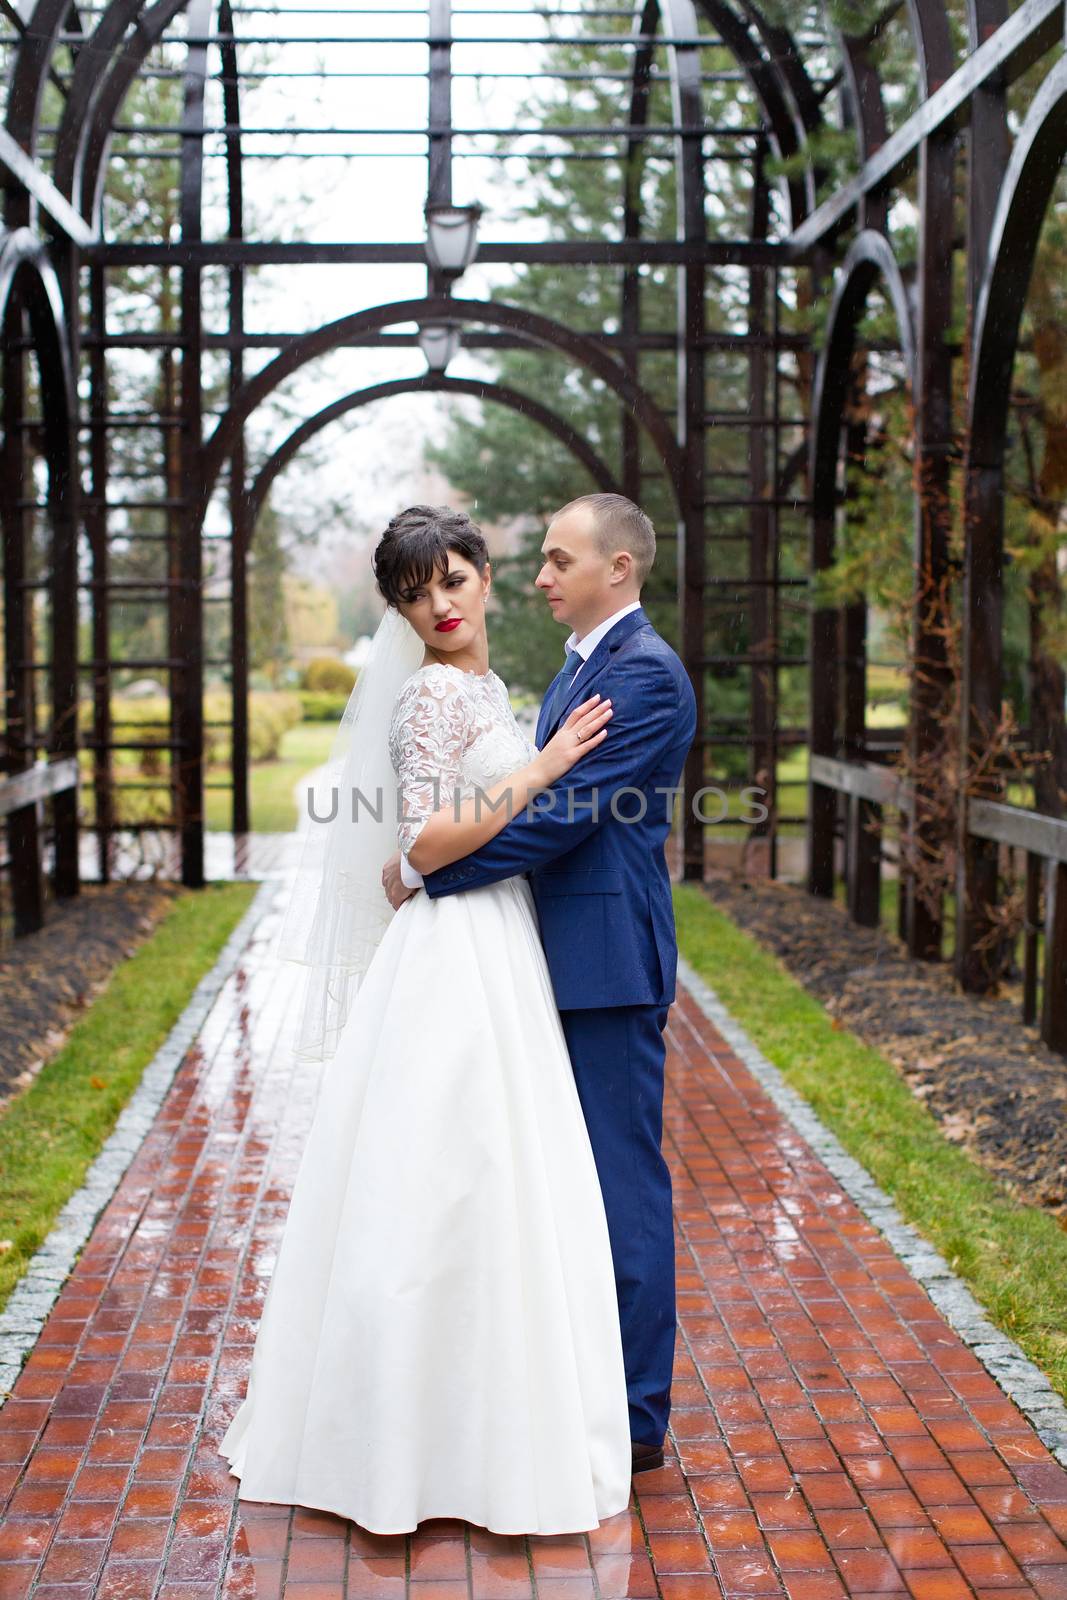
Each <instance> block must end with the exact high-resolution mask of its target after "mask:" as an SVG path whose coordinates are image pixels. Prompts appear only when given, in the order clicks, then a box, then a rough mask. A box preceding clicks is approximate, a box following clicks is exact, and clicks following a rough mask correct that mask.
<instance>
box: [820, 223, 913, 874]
mask: <svg viewBox="0 0 1067 1600" xmlns="http://www.w3.org/2000/svg"><path fill="white" fill-rule="evenodd" d="M879 278H881V279H882V280H883V282H884V283H885V285H886V287H887V289H888V291H889V296H890V299H891V300H892V302H893V307H894V310H895V311H896V315H897V321H898V323H899V325H900V340H901V345H902V346H903V349H904V357H905V361H906V363H907V370H908V378H909V381H910V382H911V384H912V388H913V393H914V382H915V376H916V365H915V364H916V360H917V352H916V339H915V333H914V330H913V327H912V317H911V308H910V306H909V304H908V297H907V292H906V290H905V288H904V281H903V279H902V278H901V275H900V268H899V267H898V266H897V263H896V260H895V258H894V256H893V252H892V249H891V247H890V244H889V240H888V239H887V238H886V237H885V235H884V234H882V233H877V232H876V231H875V230H874V229H873V228H866V229H864V231H863V232H862V233H860V234H858V235H857V236H856V238H855V239H854V240H853V243H852V246H851V248H850V250H849V252H848V254H847V255H846V257H845V260H844V262H843V263H842V266H841V268H840V271H839V273H838V277H837V281H836V284H835V286H834V293H833V298H832V300H831V302H830V314H829V319H828V322H827V333H826V340H825V343H824V345H823V348H822V351H821V352H820V355H819V360H818V364H817V366H816V371H815V383H814V386H813V394H812V412H811V415H812V424H811V455H810V466H809V475H810V480H811V501H812V507H811V537H810V551H809V560H808V570H809V573H810V574H811V575H812V576H813V577H814V575H815V574H816V573H818V572H820V571H822V570H824V569H825V568H826V567H828V566H829V564H830V562H831V560H832V558H833V547H834V522H835V513H836V504H835V490H836V480H837V460H838V451H839V447H840V438H841V421H842V414H843V412H844V406H845V400H846V397H847V395H848V389H849V383H850V381H851V368H852V352H853V350H854V348H855V342H856V327H857V325H858V323H859V319H860V317H861V316H862V314H863V308H864V306H865V304H866V301H867V296H868V295H869V293H870V291H871V289H872V287H873V285H874V284H875V283H876V282H877V280H878V279H879ZM808 640H809V643H808V661H809V673H810V676H811V682H812V693H811V695H810V696H809V718H810V729H809V748H810V750H811V752H812V754H813V755H818V756H833V755H834V753H835V750H836V737H837V699H838V681H839V662H838V656H839V644H838V638H837V613H836V612H835V611H834V609H833V608H831V607H827V606H822V607H820V606H814V605H813V606H811V608H810V610H809V613H808ZM836 814H837V800H836V796H835V794H834V792H833V791H832V790H831V789H829V788H827V787H826V785H824V784H820V783H817V782H814V781H812V780H811V779H810V778H809V781H808V878H807V886H808V892H809V893H810V894H816V895H822V896H826V897H828V896H830V895H832V894H833V883H834V831H835V818H836Z"/></svg>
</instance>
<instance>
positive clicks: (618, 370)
mask: <svg viewBox="0 0 1067 1600" xmlns="http://www.w3.org/2000/svg"><path fill="white" fill-rule="evenodd" d="M434 321H436V322H442V321H452V322H455V323H488V324H490V325H494V324H495V325H497V326H499V327H503V328H509V329H512V330H514V331H515V332H517V333H520V334H522V335H524V336H525V337H526V338H528V339H529V340H531V342H532V343H534V344H539V345H543V346H545V347H546V348H548V349H554V350H560V351H562V352H563V353H564V354H565V355H570V356H573V357H574V358H575V360H577V361H579V362H581V363H582V365H583V366H586V367H588V368H589V370H590V371H591V372H592V373H593V374H594V376H595V377H598V378H600V379H602V381H603V382H604V383H606V384H607V385H608V387H609V388H611V389H613V390H614V391H615V393H616V394H617V395H618V396H619V398H620V399H621V400H623V401H625V402H626V404H628V405H631V406H632V407H633V409H634V411H635V412H636V414H637V417H638V419H639V421H641V422H642V423H643V424H644V426H645V428H646V429H647V430H648V433H649V435H650V436H651V438H652V440H653V442H654V444H655V446H656V448H657V450H658V451H659V454H660V457H661V459H662V461H663V464H664V466H665V468H666V470H667V476H668V478H669V480H670V482H671V484H672V485H673V487H674V491H675V494H676V495H680V492H681V481H682V478H681V455H680V452H679V449H678V443H677V440H676V439H675V438H674V435H673V434H672V433H671V430H670V428H669V427H668V426H667V424H666V422H665V421H664V419H663V416H662V413H661V412H660V410H659V408H658V407H657V406H656V405H655V403H654V402H653V400H652V398H651V397H650V396H649V395H648V394H647V393H646V392H645V390H644V389H643V388H642V387H641V385H640V384H639V383H637V382H636V381H635V380H634V379H633V378H632V377H631V376H630V374H629V373H628V372H626V371H625V369H624V368H622V367H620V366H619V365H618V363H617V362H616V361H614V360H613V359H612V358H611V356H609V355H607V354H606V353H605V351H604V350H603V349H602V348H601V347H600V345H598V344H597V343H596V341H595V340H594V339H590V338H589V337H588V336H587V335H585V334H580V333H575V332H574V331H573V329H571V328H567V327H565V326H564V325H563V324H562V323H559V322H555V321H554V320H553V319H552V318H550V317H545V316H542V315H541V314H540V313H539V312H536V311H529V310H527V309H526V307H524V306H513V305H509V304H508V303H507V302H506V301H499V300H497V301H488V300H454V299H451V298H447V297H444V296H438V297H436V298H427V299H424V300H397V301H394V302H393V303H392V304H391V305H386V306H373V307H371V308H370V309H368V310H366V311H355V312H352V313H350V314H349V315H348V316H344V317H338V318H337V319H336V320H335V321H334V322H328V323H325V324H324V325H323V326H322V327H321V328H316V329H314V330H313V331H312V332H311V333H307V334H302V335H301V337H300V338H299V339H296V340H294V342H293V343H292V344H291V345H289V346H288V347H287V348H286V349H285V350H283V351H282V352H281V354H280V355H278V356H276V357H275V358H274V360H273V361H271V362H268V364H267V365H266V366H265V367H263V368H261V370H260V371H259V372H257V373H256V374H255V375H254V377H252V378H250V379H249V380H248V381H247V382H246V383H245V384H244V386H243V388H242V390H241V393H240V395H239V396H238V398H237V400H236V401H235V403H234V404H232V405H231V406H230V408H229V410H228V411H227V412H226V413H225V415H224V416H223V417H222V418H221V419H220V421H219V423H218V426H217V427H216V429H215V431H214V433H213V434H212V435H211V437H210V439H208V440H207V442H206V443H205V445H204V450H203V456H202V463H203V466H202V479H201V503H200V508H199V512H200V514H199V517H198V520H201V519H202V517H203V513H204V511H205V510H206V509H207V503H208V500H209V499H210V497H211V494H212V491H213V489H214V486H215V483H216V480H217V479H218V476H219V473H220V471H221V469H222V463H223V462H224V461H225V459H226V457H227V456H228V454H229V453H230V451H231V450H232V448H233V441H234V438H235V436H236V434H237V431H238V429H239V428H240V427H241V424H242V423H243V422H244V421H245V419H246V418H247V417H249V416H250V415H251V413H252V412H253V411H254V409H255V408H256V406H257V405H259V404H260V402H261V401H262V400H265V399H266V397H267V395H269V394H271V393H272V392H273V391H274V390H275V389H276V388H277V386H278V385H279V384H280V383H282V382H283V381H284V380H285V379H286V378H288V377H290V376H291V374H292V373H294V372H297V371H299V370H300V368H301V367H303V366H305V365H306V364H307V362H309V361H314V360H316V359H317V358H318V357H319V356H322V355H325V354H326V353H327V351H329V350H332V349H334V348H335V346H336V345H338V344H339V343H340V342H341V341H342V340H344V339H346V338H348V337H349V336H351V335H355V334H362V333H373V332H375V331H377V330H378V329H380V328H387V327H389V326H391V325H392V324H393V323H397V322H434Z"/></svg>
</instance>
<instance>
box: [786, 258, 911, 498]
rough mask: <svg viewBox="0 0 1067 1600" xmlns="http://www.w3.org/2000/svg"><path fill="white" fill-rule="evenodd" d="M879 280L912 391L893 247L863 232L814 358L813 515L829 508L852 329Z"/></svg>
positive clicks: (907, 314) (904, 307) (907, 317)
mask: <svg viewBox="0 0 1067 1600" xmlns="http://www.w3.org/2000/svg"><path fill="white" fill-rule="evenodd" d="M879 278H880V279H881V280H882V282H883V283H884V284H885V287H886V289H887V290H888V292H889V298H890V300H891V301H892V304H893V310H894V312H895V313H896V318H897V324H898V326H899V329H900V342H901V346H902V348H903V354H904V361H905V365H906V367H907V373H908V381H909V383H910V384H911V385H912V389H913V392H914V384H915V362H916V342H915V330H914V327H913V324H912V315H911V306H910V305H909V303H908V292H907V289H906V288H905V286H904V280H903V278H902V277H901V275H900V268H899V267H898V266H897V262H896V257H895V256H894V255H893V250H892V246H891V245H890V243H889V240H888V239H887V238H886V236H885V234H884V233H878V232H876V231H875V230H874V229H873V228H865V229H864V231H863V232H862V233H860V234H857V236H856V238H855V239H854V240H853V241H852V245H851V247H850V249H849V252H848V254H847V255H846V257H845V259H844V261H843V262H842V264H841V268H840V270H839V273H838V277H837V282H836V284H835V287H834V294H833V299H832V300H831V302H830V314H829V317H828V319H827V336H826V341H825V343H824V345H823V348H822V351H821V353H820V356H819V361H818V366H817V368H816V372H815V384H814V391H813V395H812V447H811V485H812V488H811V492H812V500H813V503H814V507H815V515H819V513H820V512H822V513H823V514H824V515H825V514H828V513H829V511H830V510H831V509H832V506H833V493H834V481H835V477H836V468H837V451H838V431H839V429H840V425H841V410H842V407H843V405H844V400H845V395H846V394H847V392H848V382H849V368H850V365H851V357H852V351H853V347H854V345H855V337H856V327H857V325H858V323H859V319H860V317H861V316H862V315H863V309H864V306H865V305H866V302H867V296H868V295H869V294H870V292H871V289H872V287H873V286H874V284H875V283H876V282H877V281H878V279H879Z"/></svg>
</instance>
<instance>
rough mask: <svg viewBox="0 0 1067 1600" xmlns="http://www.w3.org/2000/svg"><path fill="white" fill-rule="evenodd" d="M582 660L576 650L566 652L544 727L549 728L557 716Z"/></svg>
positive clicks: (581, 656) (582, 657)
mask: <svg viewBox="0 0 1067 1600" xmlns="http://www.w3.org/2000/svg"><path fill="white" fill-rule="evenodd" d="M584 659H585V657H584V656H583V655H582V654H581V652H580V651H578V650H571V651H569V652H568V655H567V660H566V662H565V663H564V666H563V673H562V676H561V678H560V680H559V682H558V683H557V684H556V687H555V690H554V691H553V694H552V703H551V705H550V707H549V712H548V721H547V723H546V724H545V726H546V727H548V728H551V726H552V724H553V723H554V722H555V720H556V718H557V717H558V716H559V714H560V711H561V709H562V707H563V703H564V701H565V700H566V698H567V695H568V692H569V691H570V686H571V684H572V683H573V681H574V674H575V673H576V672H577V671H578V668H579V667H580V666H581V664H582V662H583V661H584Z"/></svg>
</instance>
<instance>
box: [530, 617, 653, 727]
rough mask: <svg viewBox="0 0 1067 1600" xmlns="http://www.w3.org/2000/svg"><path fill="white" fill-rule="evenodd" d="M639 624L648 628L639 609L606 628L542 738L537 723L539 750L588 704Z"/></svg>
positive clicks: (645, 619) (546, 696)
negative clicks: (596, 684) (603, 674)
mask: <svg viewBox="0 0 1067 1600" xmlns="http://www.w3.org/2000/svg"><path fill="white" fill-rule="evenodd" d="M642 624H645V625H647V626H649V627H651V623H649V621H648V617H647V616H646V615H645V612H644V610H643V609H642V608H641V607H640V606H639V607H638V609H637V610H636V611H631V612H629V613H628V615H627V616H625V617H623V618H621V620H620V621H618V622H617V623H616V624H615V626H614V627H613V628H609V630H608V632H607V633H606V634H605V635H604V637H603V639H601V641H600V643H599V644H598V645H597V647H596V649H595V650H594V651H593V653H592V655H591V656H590V657H589V660H588V661H587V662H586V663H585V665H584V666H583V667H581V668H580V669H579V671H578V672H577V673H576V674H575V676H574V678H573V679H572V680H571V684H570V687H569V689H568V690H567V694H566V697H565V698H564V701H563V704H562V705H561V706H560V708H559V714H558V715H557V716H555V717H553V719H552V721H551V722H550V723H547V724H546V726H545V728H544V737H543V738H542V737H540V735H541V732H542V729H541V723H540V720H539V721H538V740H537V746H538V749H543V748H544V744H545V740H547V739H549V738H551V736H552V734H553V733H554V732H555V731H556V729H557V728H558V727H559V725H560V723H561V722H565V721H566V720H567V718H568V717H569V716H570V713H571V711H572V710H573V709H574V707H575V706H576V705H581V703H582V701H583V700H588V699H589V697H590V695H592V694H595V693H596V692H597V691H596V688H595V687H594V679H595V678H596V677H598V676H599V674H600V673H601V672H603V670H604V668H605V667H606V666H607V664H608V662H609V661H610V660H611V657H612V654H613V653H614V651H616V650H617V649H618V647H619V645H620V644H621V643H622V642H623V640H624V639H626V638H627V637H628V636H629V635H630V634H631V633H632V632H633V631H634V629H635V628H639V627H641V625H642ZM559 676H560V674H559V673H558V672H557V673H556V677H555V678H553V680H552V683H551V685H550V686H549V689H548V691H547V693H546V694H545V698H544V701H543V702H542V706H546V705H548V703H549V701H550V699H551V696H552V691H553V690H554V689H555V686H556V679H557V678H558V677H559Z"/></svg>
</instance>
